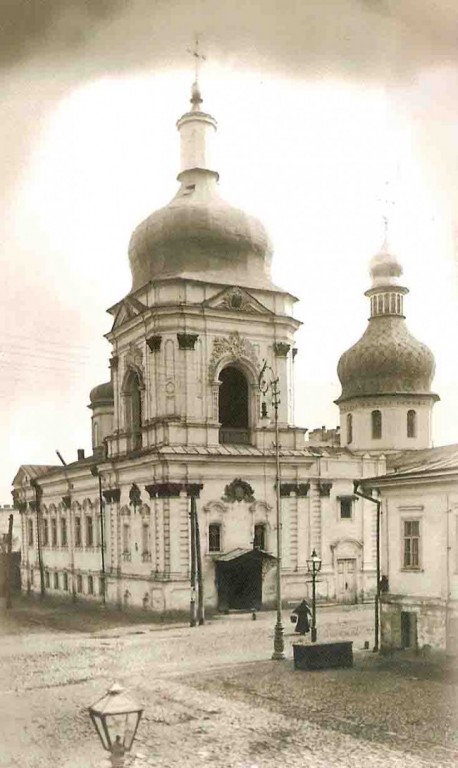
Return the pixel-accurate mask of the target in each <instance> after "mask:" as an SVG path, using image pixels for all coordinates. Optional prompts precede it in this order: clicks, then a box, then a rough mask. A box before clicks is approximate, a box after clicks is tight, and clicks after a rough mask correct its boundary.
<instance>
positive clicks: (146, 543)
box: [142, 523, 149, 554]
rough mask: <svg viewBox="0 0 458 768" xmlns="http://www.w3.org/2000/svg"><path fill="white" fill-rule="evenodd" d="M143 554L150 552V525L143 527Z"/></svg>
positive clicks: (145, 524) (144, 524)
mask: <svg viewBox="0 0 458 768" xmlns="http://www.w3.org/2000/svg"><path fill="white" fill-rule="evenodd" d="M142 552H143V554H146V553H147V552H149V524H148V523H143V525H142Z"/></svg>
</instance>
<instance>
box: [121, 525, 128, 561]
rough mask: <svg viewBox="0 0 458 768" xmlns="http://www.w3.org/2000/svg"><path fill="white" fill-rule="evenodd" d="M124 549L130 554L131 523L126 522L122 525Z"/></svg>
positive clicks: (124, 551)
mask: <svg viewBox="0 0 458 768" xmlns="http://www.w3.org/2000/svg"><path fill="white" fill-rule="evenodd" d="M122 551H123V553H124V554H127V553H129V554H130V525H128V524H127V523H124V525H123V527H122Z"/></svg>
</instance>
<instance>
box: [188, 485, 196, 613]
mask: <svg viewBox="0 0 458 768" xmlns="http://www.w3.org/2000/svg"><path fill="white" fill-rule="evenodd" d="M195 511H196V499H195V496H191V508H190V512H189V517H190V518H191V604H190V610H191V618H190V625H191V627H195V626H196V623H197V622H196V559H197V558H196V514H195Z"/></svg>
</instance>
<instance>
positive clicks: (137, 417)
mask: <svg viewBox="0 0 458 768" xmlns="http://www.w3.org/2000/svg"><path fill="white" fill-rule="evenodd" d="M141 390H142V387H141V382H140V378H139V375H138V373H136V372H135V371H131V373H130V376H129V378H128V381H127V385H126V387H125V393H126V395H127V400H126V408H127V413H126V416H127V428H128V430H129V432H130V434H131V436H132V449H133V450H136V449H138V448H141V447H142V421H143V416H142V393H141Z"/></svg>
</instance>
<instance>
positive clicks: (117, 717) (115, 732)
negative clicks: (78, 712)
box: [89, 683, 143, 766]
mask: <svg viewBox="0 0 458 768" xmlns="http://www.w3.org/2000/svg"><path fill="white" fill-rule="evenodd" d="M142 714H143V708H142V707H140V706H139V705H138V704H137V702H136V701H134V699H133V698H132V697H131V696H129V694H127V693H126V692H125V690H124V688H122V686H120V685H118V684H117V683H115V684H114V685H113V686H112V687H111V688H110V690H109V691H107V693H106V694H105V696H102V698H101V699H99V700H98V701H96V703H95V704H93V705H92V707H89V715H90V717H91V720H92V722H93V723H94V726H95V729H96V731H97V733H98V735H99V738H100V741H101V742H102V746H103V748H104V749H106V750H107V751H108V752H110V753H111V762H112V765H113V766H122V765H123V756H124V754H125V752H129V750H130V749H131V747H132V744H133V741H134V739H135V734H136V733H137V728H138V725H139V723H140V719H141V716H142Z"/></svg>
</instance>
